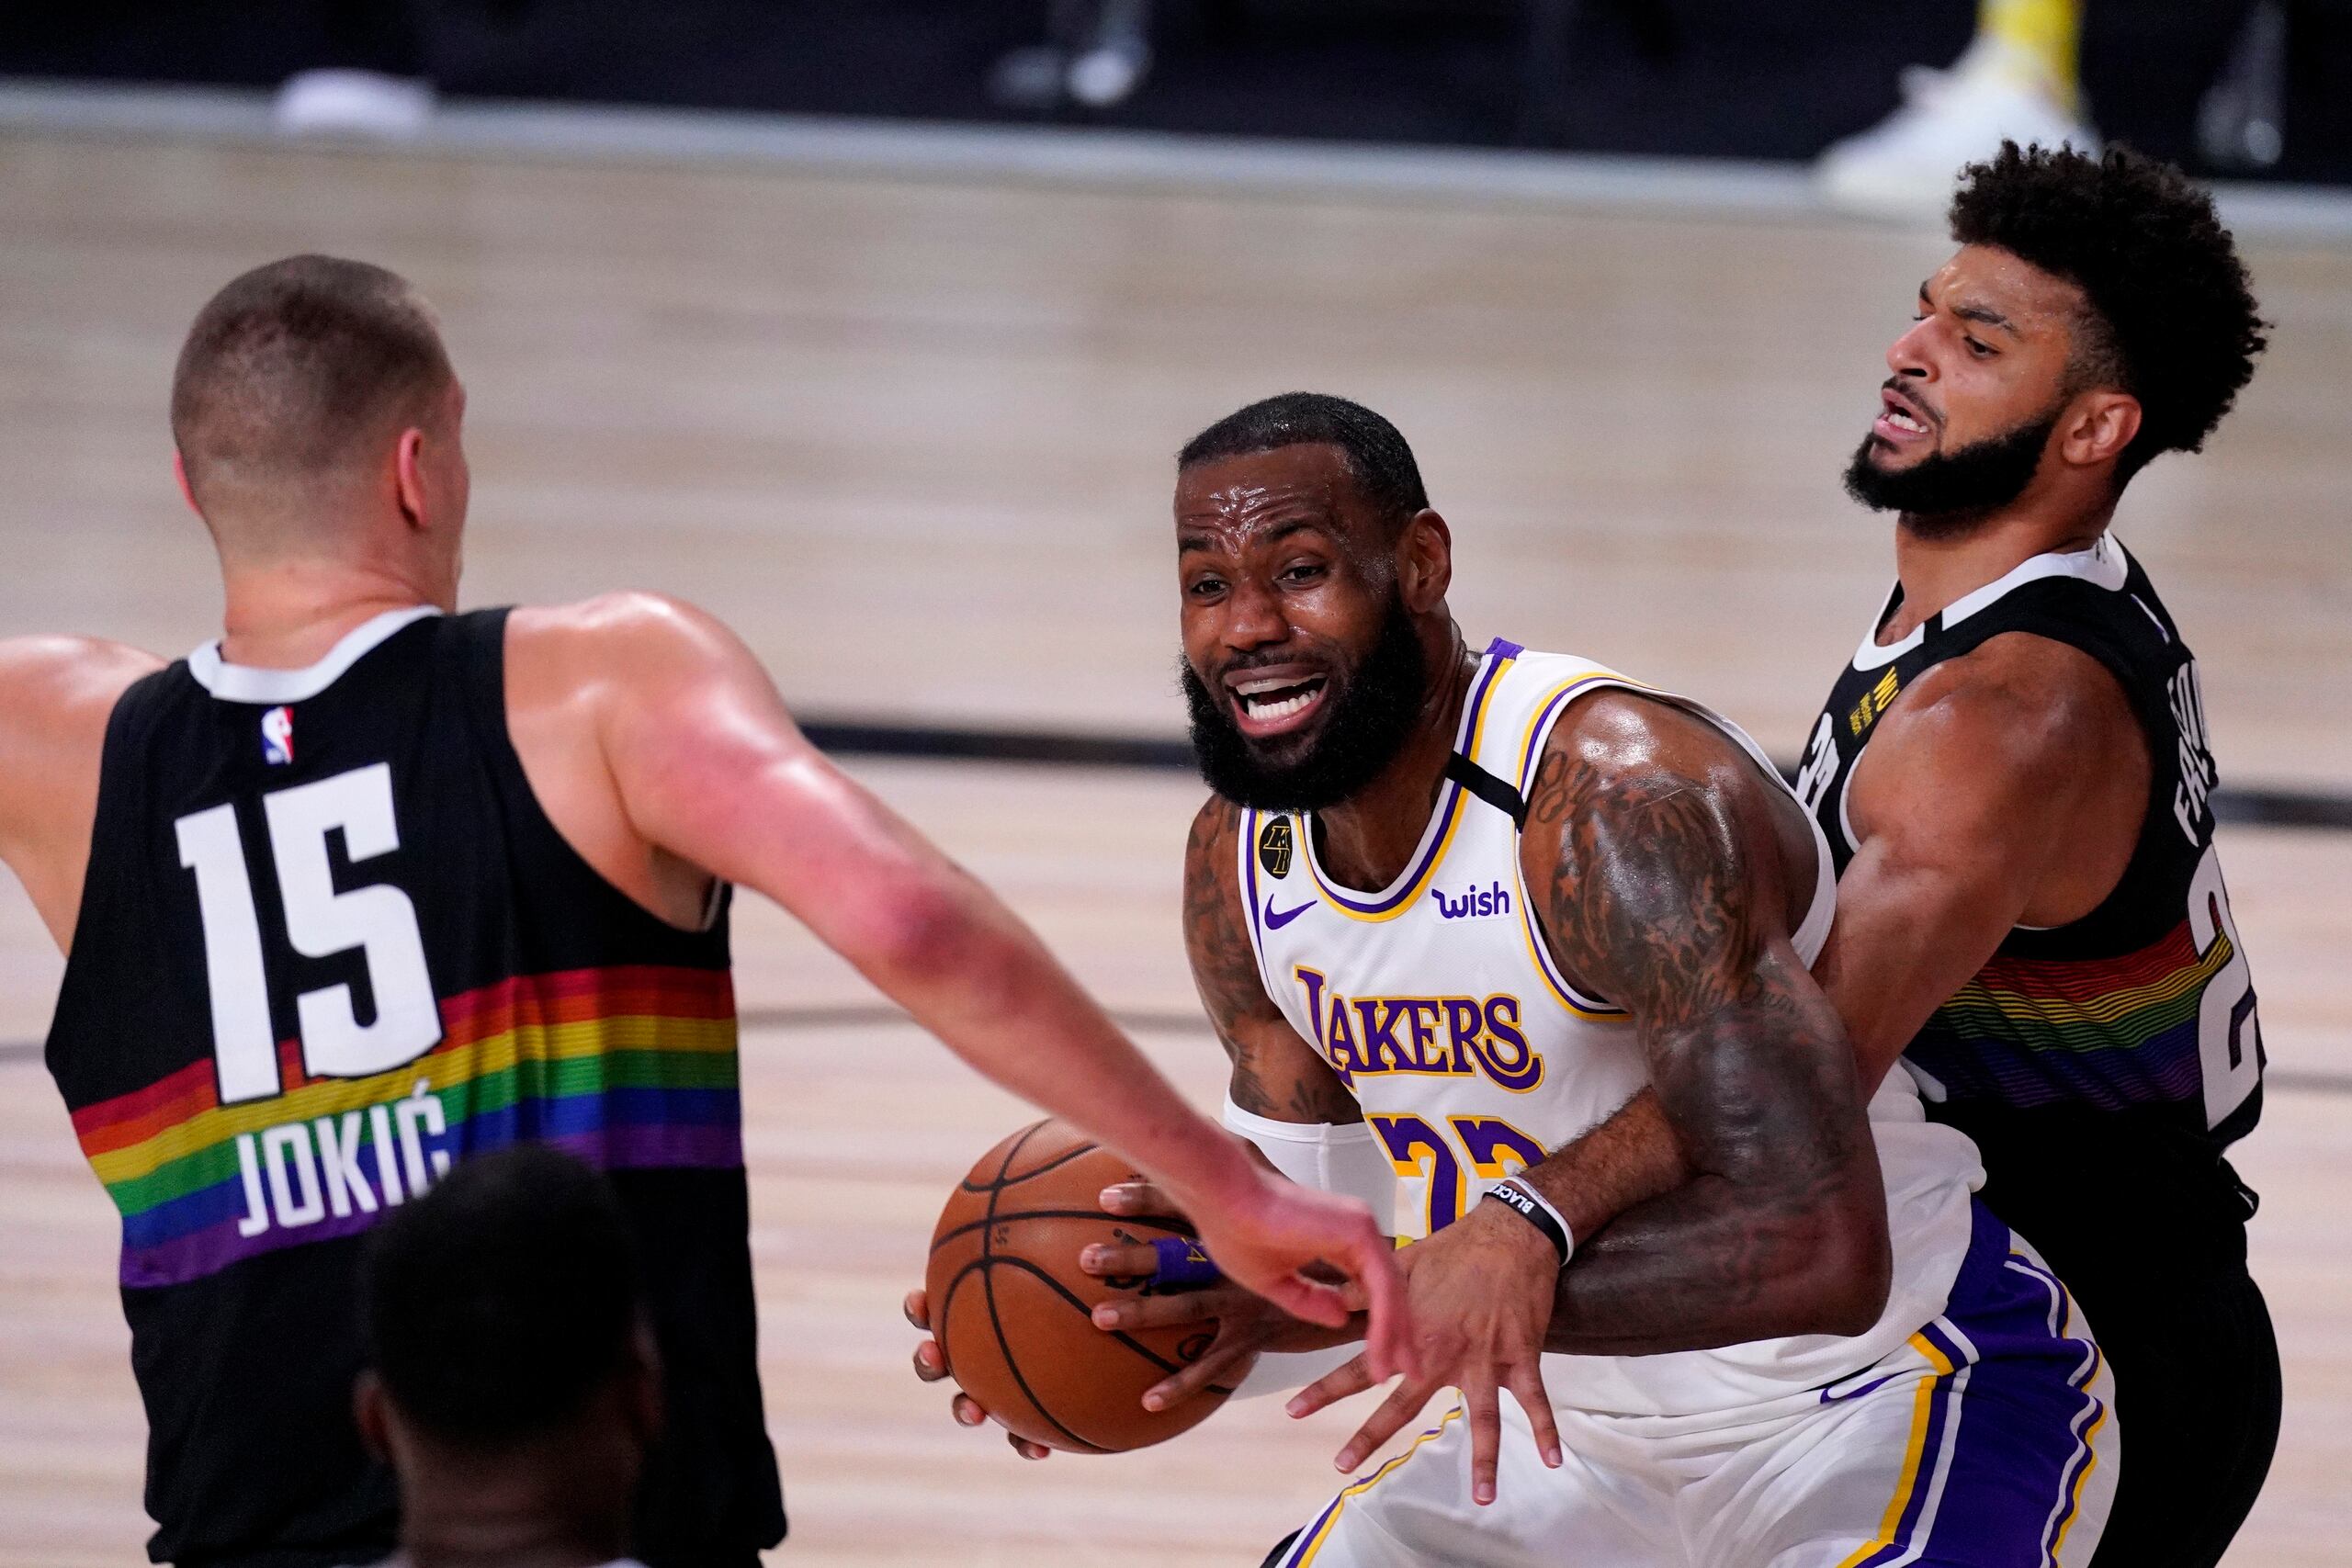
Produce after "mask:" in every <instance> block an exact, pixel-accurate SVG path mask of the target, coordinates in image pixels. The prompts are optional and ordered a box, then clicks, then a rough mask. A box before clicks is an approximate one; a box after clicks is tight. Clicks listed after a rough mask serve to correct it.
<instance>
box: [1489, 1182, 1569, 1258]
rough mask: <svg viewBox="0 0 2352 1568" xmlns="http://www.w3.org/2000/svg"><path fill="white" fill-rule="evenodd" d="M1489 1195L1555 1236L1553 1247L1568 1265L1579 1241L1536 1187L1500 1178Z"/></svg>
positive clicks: (1490, 1188)
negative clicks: (1572, 1238) (1569, 1258)
mask: <svg viewBox="0 0 2352 1568" xmlns="http://www.w3.org/2000/svg"><path fill="white" fill-rule="evenodd" d="M1487 1197H1489V1198H1493V1199H1496V1200H1498V1201H1501V1202H1502V1203H1503V1204H1505V1205H1506V1206H1507V1207H1509V1208H1510V1211H1511V1213H1515V1214H1517V1215H1518V1216H1519V1217H1520V1218H1521V1219H1522V1220H1525V1221H1526V1222H1527V1223H1528V1224H1531V1225H1533V1226H1534V1227H1535V1228H1536V1229H1537V1230H1539V1231H1542V1232H1543V1233H1544V1235H1547V1236H1550V1237H1551V1238H1552V1246H1553V1247H1555V1248H1556V1249H1557V1250H1558V1252H1559V1254H1560V1267H1561V1268H1563V1269H1566V1267H1567V1266H1568V1256H1569V1254H1570V1253H1572V1252H1574V1251H1575V1250H1576V1244H1575V1242H1573V1241H1572V1240H1571V1239H1570V1238H1569V1236H1568V1227H1567V1225H1566V1223H1564V1222H1563V1221H1562V1220H1561V1218H1560V1215H1559V1213H1558V1211H1556V1210H1555V1209H1554V1208H1553V1207H1552V1205H1551V1204H1549V1203H1547V1202H1545V1201H1544V1198H1543V1195H1542V1194H1541V1193H1539V1192H1537V1191H1536V1190H1534V1189H1533V1188H1532V1187H1528V1186H1526V1185H1524V1184H1522V1183H1521V1182H1518V1181H1498V1182H1496V1183H1495V1184H1494V1185H1493V1186H1492V1187H1489V1188H1487Z"/></svg>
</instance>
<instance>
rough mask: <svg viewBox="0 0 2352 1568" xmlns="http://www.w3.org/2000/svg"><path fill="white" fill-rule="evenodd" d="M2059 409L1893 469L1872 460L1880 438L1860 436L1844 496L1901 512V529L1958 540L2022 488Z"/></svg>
mask: <svg viewBox="0 0 2352 1568" xmlns="http://www.w3.org/2000/svg"><path fill="white" fill-rule="evenodd" d="M2059 412H2060V411H2059V410H2057V409H2054V408H2053V409H2052V410H2051V411H2050V412H2048V413H2046V414H2043V415H2041V416H2040V417H2039V418H2035V419H2030V420H2028V421H2026V422H2025V423H2023V424H2020V425H2018V427H2017V428H2016V429H2015V430H2012V431H2010V432H2009V433H2008V434H2006V435H1993V436H1987V437H1986V438H1985V439H1984V440H1982V441H1972V442H1970V443H1969V444H1968V445H1967V446H1955V447H1953V448H1952V449H1951V451H1949V452H1931V453H1929V454H1928V456H1927V457H1922V458H1920V459H1919V461H1917V462H1916V463H1914V464H1912V465H1911V466H1910V467H1909V468H1898V469H1896V470H1894V472H1893V473H1888V472H1886V471H1885V470H1883V469H1882V468H1879V467H1878V466H1877V465H1876V464H1875V463H1872V462H1871V447H1872V446H1875V445H1877V443H1878V437H1877V436H1876V435H1865V436H1863V437H1862V444H1861V446H1859V447H1857V448H1855V451H1854V460H1853V461H1852V462H1851V463H1849V464H1848V465H1847V466H1846V493H1847V494H1849V495H1850V496H1852V497H1853V498H1854V499H1855V500H1856V501H1859V502H1861V503H1862V504H1863V505H1864V506H1867V507H1870V508H1871V510H1872V511H1876V512H1900V513H1903V524H1904V526H1905V527H1906V528H1908V529H1910V530H1911V532H1912V533H1914V534H1916V535H1918V536H1920V537H1922V538H1928V539H1949V538H1955V537H1958V536H1960V535H1962V534H1965V533H1967V532H1968V531H1969V530H1971V529H1973V528H1974V527H1975V526H1976V525H1978V524H1979V523H1982V522H1983V521H1984V520H1985V518H1986V517H1987V516H1989V515H1990V514H1991V513H1995V512H1996V511H1998V510H1999V509H2001V508H2002V507H2004V506H2007V505H2008V504H2009V503H2010V502H2013V501H2015V500H2017V498H2018V496H2020V495H2023V494H2024V493H2025V487H2026V486H2027V485H2029V484H2030V483H2032V482H2033V476H2034V471H2035V470H2036V469H2037V468H2040V467H2041V452H2042V448H2043V447H2045V446H2049V444H2050V433H2051V432H2052V431H2053V430H2055V429H2057V428H2058V414H2059Z"/></svg>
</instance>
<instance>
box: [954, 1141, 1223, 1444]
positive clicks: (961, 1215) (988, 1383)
mask: <svg viewBox="0 0 2352 1568" xmlns="http://www.w3.org/2000/svg"><path fill="white" fill-rule="evenodd" d="M1136 1179H1139V1178H1138V1174H1137V1172H1136V1168H1135V1167H1134V1166H1132V1165H1130V1164H1128V1163H1127V1162H1126V1161H1125V1159H1123V1158H1122V1157H1120V1156H1118V1155H1116V1154H1114V1153H1112V1152H1111V1151H1110V1150H1108V1149H1105V1148H1102V1147H1099V1146H1098V1145H1095V1144H1093V1143H1092V1142H1091V1141H1090V1140H1088V1139H1087V1138H1086V1137H1085V1136H1084V1135H1083V1134H1080V1133H1078V1132H1076V1131H1074V1130H1072V1129H1071V1128H1069V1127H1067V1126H1064V1125H1063V1124H1062V1123H1061V1122H1053V1121H1046V1122H1036V1123H1035V1124H1034V1125H1032V1126H1028V1127H1023V1129H1022V1130H1021V1131H1020V1132H1018V1133H1015V1134H1012V1136H1011V1137H1009V1138H1007V1139H1005V1140H1004V1142H1002V1143H1001V1144H999V1145H997V1146H996V1147H994V1148H992V1149H990V1150H989V1152H988V1153H987V1154H986V1155H984V1156H981V1158H980V1163H979V1164H978V1165H976V1166H974V1167H973V1168H972V1173H971V1174H970V1175H969V1176H967V1177H966V1178H965V1179H964V1181H963V1183H962V1185H961V1186H959V1187H958V1188H957V1189H956V1191H955V1192H954V1193H953V1194H952V1195H951V1196H950V1197H949V1198H948V1200H947V1207H946V1209H945V1210H944V1212H943V1213H941V1214H940V1216H939V1228H938V1229H937V1230H936V1231H935V1232H933V1235H932V1238H931V1267H930V1269H929V1270H928V1271H927V1273H926V1275H925V1278H924V1283H925V1285H926V1287H927V1288H928V1290H929V1292H930V1294H931V1324H932V1332H933V1334H935V1335H937V1336H938V1338H939V1348H940V1352H941V1354H942V1355H943V1356H944V1358H945V1359H946V1362H947V1371H948V1373H949V1374H950V1375H951V1376H952V1377H954V1378H955V1380H956V1383H957V1384H958V1386H960V1387H961V1388H962V1389H963V1390H964V1392H965V1393H968V1394H970V1395H971V1396H972V1397H973V1398H974V1399H977V1400H978V1401H979V1402H980V1404H982V1405H983V1406H985V1407H986V1408H987V1410H988V1412H989V1415H991V1416H995V1417H996V1418H997V1419H998V1420H1000V1421H1001V1422H1003V1423H1004V1424H1005V1425H1006V1426H1007V1427H1011V1428H1012V1430H1013V1431H1014V1432H1017V1433H1019V1434H1020V1435H1021V1436H1022V1437H1024V1438H1029V1439H1030V1440H1031V1441H1033V1442H1039V1443H1044V1444H1046V1446H1047V1447H1049V1448H1056V1449H1062V1450H1067V1451H1069V1452H1072V1453H1124V1452H1125V1451H1127V1450H1130V1449H1140V1448H1145V1447H1148V1446H1149V1445H1150V1444H1153V1443H1159V1442H1165V1441H1167V1440H1168V1439H1169V1438H1172V1437H1174V1436H1175V1435H1176V1434H1177V1433H1179V1432H1182V1431H1185V1430H1187V1429H1189V1428H1191V1427H1194V1426H1197V1425H1198V1424H1199V1423H1200V1422H1201V1421H1202V1420H1204V1418H1206V1416H1208V1414H1209V1413H1210V1412H1211V1411H1213V1410H1215V1409H1216V1407H1217V1406H1218V1405H1220V1404H1224V1403H1225V1396H1226V1394H1227V1393H1230V1392H1231V1391H1230V1390H1227V1389H1211V1390H1208V1391H1205V1392H1204V1393H1200V1394H1198V1395H1195V1396H1194V1397H1193V1398H1191V1399H1187V1400H1184V1401H1182V1403H1180V1404H1177V1405H1175V1406H1174V1407H1173V1408H1171V1409H1168V1410H1163V1411H1159V1412H1157V1413H1154V1412H1152V1411H1148V1410H1146V1409H1145V1408H1144V1407H1143V1394H1144V1390H1146V1389H1148V1388H1149V1387H1151V1385H1152V1384H1154V1383H1156V1382H1159V1381H1160V1380H1161V1379H1162V1378H1165V1377H1167V1376H1169V1375H1170V1373H1172V1372H1175V1371H1179V1370H1181V1369H1182V1367H1183V1366H1184V1365H1185V1364H1186V1363H1187V1362H1190V1361H1193V1360H1195V1359H1199V1357H1200V1356H1201V1354H1202V1352H1204V1351H1205V1350H1206V1349H1207V1348H1208V1347H1209V1341H1210V1339H1211V1337H1213V1336H1214V1334H1215V1332H1216V1325H1215V1324H1214V1323H1198V1324H1187V1325H1183V1326H1181V1327H1171V1328H1148V1329H1142V1330H1138V1331H1136V1332H1133V1333H1106V1332H1104V1331H1103V1330H1102V1329H1100V1328H1097V1327H1095V1326H1094V1323H1093V1319H1092V1317H1091V1313H1092V1312H1093V1310H1094V1306H1095V1303H1098V1302H1102V1301H1104V1300H1107V1299H1109V1298H1110V1297H1112V1296H1114V1295H1117V1294H1121V1293H1122V1288H1124V1289H1125V1290H1128V1291H1131V1290H1133V1289H1134V1288H1135V1287H1136V1286H1137V1285H1139V1284H1140V1283H1141V1281H1140V1280H1098V1279H1096V1278H1095V1277H1094V1276H1092V1275H1091V1274H1087V1273H1084V1272H1081V1271H1080V1269H1079V1267H1078V1255H1079V1252H1080V1249H1081V1248H1083V1247H1087V1246H1089V1245H1090V1244H1091V1243H1094V1242H1115V1241H1131V1242H1133V1241H1144V1242H1148V1241H1151V1240H1153V1239H1155V1238H1157V1237H1159V1236H1165V1235H1192V1234H1193V1231H1192V1227H1191V1226H1190V1225H1189V1224H1186V1223H1185V1222H1184V1221H1183V1220H1182V1219H1180V1218H1178V1217H1176V1216H1174V1215H1172V1214H1171V1215H1160V1216H1157V1217H1143V1216H1137V1217H1133V1218H1127V1217H1121V1216H1115V1215H1111V1214H1106V1213H1103V1206H1102V1203H1101V1201H1100V1200H1101V1194H1102V1191H1103V1189H1104V1188H1105V1187H1109V1186H1111V1185H1113V1184H1114V1183H1116V1182H1121V1181H1134V1180H1136Z"/></svg>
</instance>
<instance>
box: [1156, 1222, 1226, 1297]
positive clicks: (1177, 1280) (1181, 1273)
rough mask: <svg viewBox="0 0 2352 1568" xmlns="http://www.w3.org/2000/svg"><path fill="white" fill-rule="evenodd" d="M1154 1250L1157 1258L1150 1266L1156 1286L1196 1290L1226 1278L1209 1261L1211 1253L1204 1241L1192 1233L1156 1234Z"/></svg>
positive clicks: (1166, 1288)
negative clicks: (1203, 1246) (1206, 1249)
mask: <svg viewBox="0 0 2352 1568" xmlns="http://www.w3.org/2000/svg"><path fill="white" fill-rule="evenodd" d="M1151 1250H1152V1252H1153V1254H1154V1255H1155V1256H1156V1257H1157V1258H1158V1262H1157V1263H1156V1264H1155V1265H1154V1266H1153V1268H1152V1270H1151V1280H1150V1285H1151V1288H1152V1289H1154V1290H1159V1291H1197V1290H1199V1289H1201V1288H1202V1287H1203V1286H1204V1285H1214V1284H1216V1283H1217V1282H1218V1281H1219V1280H1223V1279H1224V1278H1225V1276H1224V1275H1223V1274H1221V1273H1219V1272H1218V1271H1217V1267H1216V1264H1215V1263H1213V1262H1211V1261H1209V1255H1208V1254H1207V1253H1205V1252H1204V1251H1202V1250H1201V1244H1200V1243H1199V1242H1197V1241H1194V1240H1193V1238H1192V1237H1191V1236H1187V1235H1163V1236H1155V1237H1153V1238H1152V1243H1151Z"/></svg>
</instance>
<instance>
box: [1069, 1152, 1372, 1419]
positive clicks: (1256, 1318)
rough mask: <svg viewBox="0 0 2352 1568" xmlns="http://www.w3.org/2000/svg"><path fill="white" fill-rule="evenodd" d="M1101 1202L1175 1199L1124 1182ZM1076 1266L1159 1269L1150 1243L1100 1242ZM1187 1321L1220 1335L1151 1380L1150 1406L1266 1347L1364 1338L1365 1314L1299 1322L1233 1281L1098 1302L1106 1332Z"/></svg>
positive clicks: (1127, 1276)
mask: <svg viewBox="0 0 2352 1568" xmlns="http://www.w3.org/2000/svg"><path fill="white" fill-rule="evenodd" d="M1103 1210H1104V1212H1105V1213H1113V1214H1166V1213H1171V1212H1172V1211H1173V1205H1172V1204H1170V1202H1169V1201H1168V1199H1167V1198H1166V1197H1165V1196H1164V1195H1163V1194H1162V1193H1161V1192H1160V1191H1159V1190H1158V1189H1157V1188H1155V1187H1153V1186H1152V1185H1151V1183H1149V1182H1148V1181H1136V1182H1125V1183H1122V1184H1121V1185H1119V1186H1116V1187H1106V1188H1104V1189H1103ZM1078 1266H1079V1267H1080V1269H1085V1270H1086V1272H1088V1273H1089V1274H1091V1275H1093V1276H1095V1277H1096V1278H1097V1279H1100V1280H1109V1281H1111V1282H1113V1283H1114V1284H1127V1283H1141V1282H1143V1281H1146V1280H1148V1279H1149V1278H1150V1277H1151V1276H1152V1275H1153V1274H1154V1273H1155V1272H1156V1271H1157V1270H1158V1269H1159V1255H1158V1254H1157V1253H1156V1252H1155V1251H1154V1250H1153V1248H1152V1247H1150V1246H1149V1245H1148V1244H1146V1243H1140V1242H1137V1243H1128V1244H1125V1245H1118V1244H1110V1243H1103V1244H1098V1245H1096V1246H1093V1247H1088V1248H1087V1249H1086V1250H1085V1251H1084V1252H1082V1253H1080V1255H1079V1259H1078ZM1341 1299H1342V1300H1343V1301H1344V1302H1345V1303H1347V1304H1348V1305H1349V1306H1350V1307H1351V1308H1361V1307H1362V1305H1363V1297H1362V1294H1361V1292H1359V1291H1358V1290H1357V1288H1356V1287H1355V1286H1354V1285H1353V1284H1352V1283H1350V1284H1347V1285H1346V1286H1345V1287H1344V1288H1343V1289H1342V1290H1341ZM1188 1323H1203V1324H1205V1323H1214V1324H1216V1337H1215V1338H1214V1339H1212V1340H1211V1341H1210V1343H1209V1348H1207V1349H1206V1350H1204V1351H1203V1352H1202V1353H1201V1354H1200V1356H1199V1358H1198V1359H1195V1360H1193V1361H1192V1362H1191V1363H1190V1364H1189V1365H1187V1366H1186V1367H1185V1368H1184V1369H1183V1370H1182V1371H1179V1372H1177V1373H1175V1374H1174V1375H1173V1376H1171V1377H1169V1378H1167V1379H1166V1380H1164V1381H1163V1382H1159V1383H1156V1384H1154V1385H1153V1386H1152V1387H1151V1388H1150V1389H1148V1390H1147V1391H1146V1392H1145V1393H1144V1396H1143V1404H1144V1408H1145V1409H1147V1410H1165V1409H1167V1408H1169V1407H1170V1405H1173V1404H1179V1403H1181V1402H1182V1401H1184V1400H1186V1399H1190V1398H1191V1397H1192V1396H1193V1395H1194V1394H1196V1393H1200V1392H1201V1391H1202V1390H1203V1389H1204V1388H1207V1387H1209V1386H1211V1385H1212V1384H1216V1385H1221V1386H1223V1387H1226V1388H1230V1387H1232V1386H1233V1385H1234V1384H1236V1383H1238V1382H1240V1381H1241V1380H1242V1379H1243V1378H1245V1377H1247V1376H1249V1375H1250V1367H1251V1366H1252V1365H1253V1364H1254V1363H1255V1362H1256V1361H1257V1359H1258V1356H1259V1353H1260V1352H1261V1351H1265V1350H1319V1349H1323V1348H1327V1347H1329V1346H1332V1345H1340V1344H1346V1343H1348V1342H1350V1341H1351V1340H1355V1339H1358V1338H1361V1337H1363V1322H1362V1319H1361V1318H1358V1317H1351V1318H1350V1320H1349V1322H1348V1324H1347V1325H1345V1326H1344V1327H1340V1328H1327V1327H1324V1326H1322V1325H1316V1324H1308V1323H1302V1322H1300V1321H1299V1320H1298V1319H1297V1318H1295V1317H1292V1316H1291V1315H1290V1314H1287V1313H1285V1312H1283V1311H1282V1309H1280V1308H1279V1307H1276V1306H1275V1305H1274V1304H1273V1303H1271V1302H1269V1301H1267V1300H1266V1299H1265V1298H1264V1297H1263V1296H1261V1295H1258V1294H1256V1293H1254V1292H1250V1291H1246V1290H1243V1289H1242V1288H1241V1287H1240V1286H1238V1285H1235V1284H1232V1283H1229V1282H1220V1283H1217V1284H1214V1285H1209V1286H1206V1287H1204V1288H1203V1289H1199V1290H1175V1291H1167V1290H1163V1291H1162V1292H1159V1293H1156V1294H1137V1295H1133V1296H1127V1297H1124V1298H1122V1299H1120V1300H1117V1301H1110V1302H1104V1303H1102V1304H1101V1305H1099V1306H1097V1307H1096V1308H1095V1309H1094V1326H1096V1327H1097V1328H1100V1329H1102V1330H1103V1331H1104V1332H1105V1333H1121V1332H1126V1331H1129V1330H1133V1329H1137V1328H1160V1327H1170V1326H1174V1325H1181V1324H1188Z"/></svg>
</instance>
